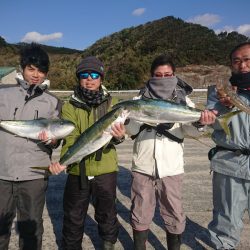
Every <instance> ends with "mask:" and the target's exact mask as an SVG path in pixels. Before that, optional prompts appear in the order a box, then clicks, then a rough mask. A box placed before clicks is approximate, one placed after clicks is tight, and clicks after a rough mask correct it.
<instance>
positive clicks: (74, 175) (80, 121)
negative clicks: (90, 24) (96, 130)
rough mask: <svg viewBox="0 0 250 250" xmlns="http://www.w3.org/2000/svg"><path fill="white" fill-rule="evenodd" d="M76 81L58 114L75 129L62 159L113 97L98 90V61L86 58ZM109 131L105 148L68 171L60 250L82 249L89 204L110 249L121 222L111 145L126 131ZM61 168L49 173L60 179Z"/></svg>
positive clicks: (57, 166) (120, 127) (100, 70)
mask: <svg viewBox="0 0 250 250" xmlns="http://www.w3.org/2000/svg"><path fill="white" fill-rule="evenodd" d="M76 76H77V78H78V80H79V84H77V86H76V87H75V89H74V94H73V95H72V96H71V98H70V100H69V102H67V103H65V104H64V106H63V108H62V118H64V119H66V120H70V121H72V122H73V123H74V124H75V127H76V128H75V130H74V131H73V132H72V133H71V134H70V135H69V136H68V137H66V138H65V140H64V143H63V147H62V152H61V155H64V154H65V152H66V151H67V150H68V148H69V147H70V146H71V145H73V144H74V142H75V141H76V139H77V138H78V137H79V135H80V134H81V133H83V132H84V131H85V130H86V129H87V128H88V127H90V126H91V125H92V124H93V123H94V122H95V121H97V120H98V119H99V118H101V117H102V116H103V115H104V114H106V113H107V111H108V109H109V108H110V105H111V96H110V94H109V93H108V92H107V90H106V89H105V88H104V87H103V85H102V80H103V77H104V67H103V63H102V62H101V61H100V60H99V59H97V58H96V57H93V56H91V57H87V58H84V59H83V60H82V61H81V62H80V64H79V65H78V66H77V68H76ZM112 130H113V132H112V135H113V136H114V137H113V139H112V141H111V143H110V144H109V145H108V146H105V148H103V149H100V150H97V151H96V152H94V153H93V154H91V155H89V156H87V157H85V158H84V159H83V160H82V161H81V162H80V163H73V164H71V165H70V166H69V167H68V174H69V175H68V179H67V183H66V186H65V192H64V201H63V207H64V220H63V249H67V250H69V249H72V250H79V249H82V247H81V245H82V238H83V233H84V221H85V218H86V215H87V210H88V206H89V202H90V199H91V198H92V201H93V205H94V208H95V220H96V221H97V223H98V231H99V235H100V237H101V238H102V240H103V246H102V249H104V250H107V249H110V250H112V249H114V244H115V242H116V241H117V236H118V229H119V222H118V219H117V212H116V202H115V201H116V182H117V171H118V165H117V155H116V151H115V147H114V145H113V144H117V143H119V142H121V141H122V138H124V134H125V128H124V125H123V124H120V123H118V124H115V125H114V126H113V127H112ZM65 168H66V166H62V165H60V164H59V163H53V164H51V166H50V171H51V172H52V173H54V174H58V173H59V172H61V171H63V170H64V169H65Z"/></svg>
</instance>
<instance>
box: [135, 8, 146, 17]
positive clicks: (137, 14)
mask: <svg viewBox="0 0 250 250" xmlns="http://www.w3.org/2000/svg"><path fill="white" fill-rule="evenodd" d="M145 11H146V9H145V8H138V9H135V10H134V11H133V12H132V15H133V16H141V15H142V14H144V13H145Z"/></svg>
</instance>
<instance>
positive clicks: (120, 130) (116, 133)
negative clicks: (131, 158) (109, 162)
mask: <svg viewBox="0 0 250 250" xmlns="http://www.w3.org/2000/svg"><path fill="white" fill-rule="evenodd" d="M111 130H112V131H111V135H112V136H113V137H115V138H116V139H118V140H120V139H122V138H123V137H124V136H125V133H126V129H125V126H124V124H123V123H115V124H114V125H112V127H111Z"/></svg>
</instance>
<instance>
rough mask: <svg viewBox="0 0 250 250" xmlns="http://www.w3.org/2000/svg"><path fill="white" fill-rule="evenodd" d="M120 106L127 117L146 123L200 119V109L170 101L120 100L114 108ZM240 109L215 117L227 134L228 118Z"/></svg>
mask: <svg viewBox="0 0 250 250" xmlns="http://www.w3.org/2000/svg"><path fill="white" fill-rule="evenodd" d="M117 107H122V108H123V109H125V110H128V111H129V116H128V118H130V119H134V120H136V121H140V122H143V123H146V124H150V125H154V124H159V123H172V122H177V123H193V122H197V121H199V120H200V117H201V112H202V110H200V109H196V108H192V107H189V106H186V105H183V104H178V103H175V102H172V101H165V100H159V99H137V100H127V101H122V102H119V103H117V104H116V105H114V108H117ZM239 112H241V111H238V110H237V111H233V112H229V113H226V114H224V115H221V116H219V117H217V120H218V121H219V123H220V125H221V127H222V128H223V129H224V131H225V133H226V134H227V135H228V136H229V135H230V131H229V128H228V125H227V124H228V121H229V119H230V118H231V117H232V116H234V115H236V114H238V113H239Z"/></svg>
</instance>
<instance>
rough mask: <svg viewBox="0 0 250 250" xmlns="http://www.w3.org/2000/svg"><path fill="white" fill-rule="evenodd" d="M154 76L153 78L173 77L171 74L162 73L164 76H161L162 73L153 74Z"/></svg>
mask: <svg viewBox="0 0 250 250" xmlns="http://www.w3.org/2000/svg"><path fill="white" fill-rule="evenodd" d="M154 76H155V77H171V76H173V73H164V74H162V73H155V74H154Z"/></svg>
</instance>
